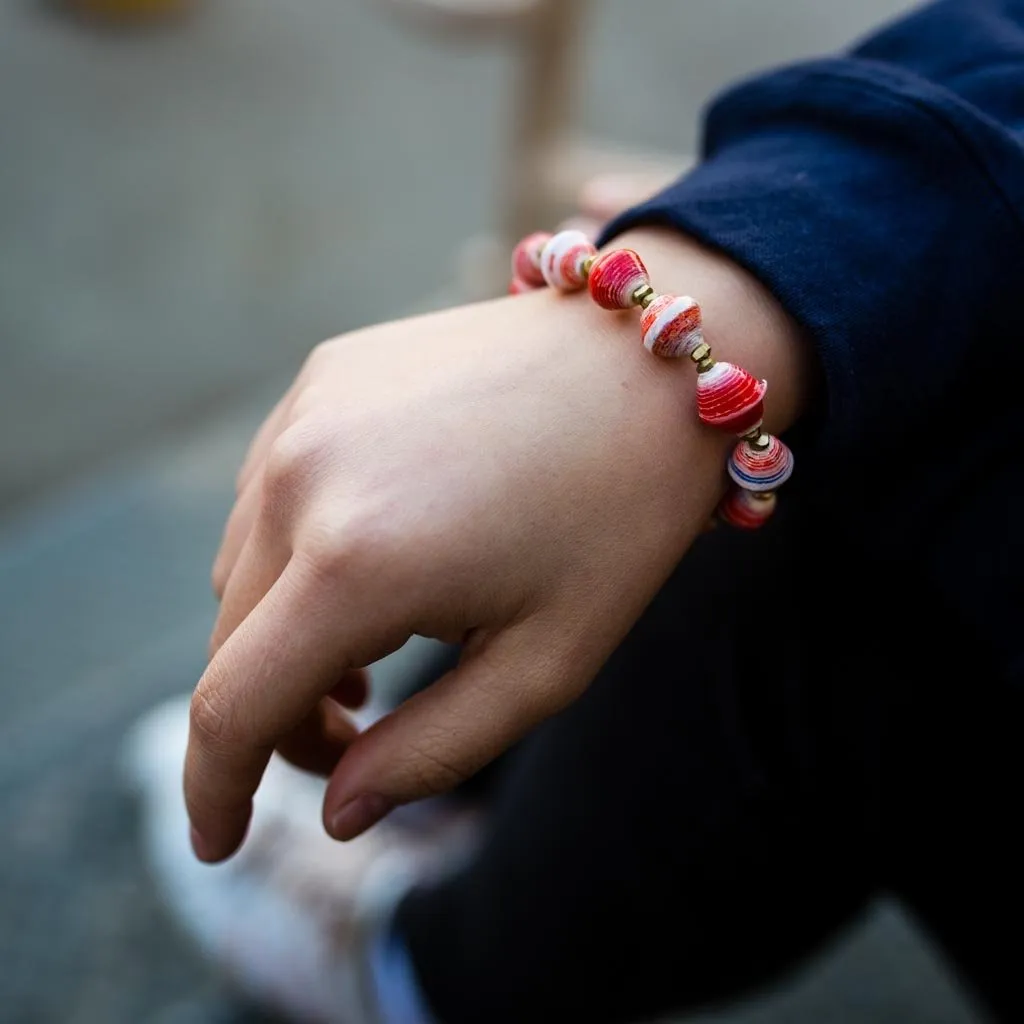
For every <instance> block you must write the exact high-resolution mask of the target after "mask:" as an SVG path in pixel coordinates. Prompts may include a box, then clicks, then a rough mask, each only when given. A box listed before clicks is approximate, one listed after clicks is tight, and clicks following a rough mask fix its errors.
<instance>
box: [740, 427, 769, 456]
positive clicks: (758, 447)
mask: <svg viewBox="0 0 1024 1024" xmlns="http://www.w3.org/2000/svg"><path fill="white" fill-rule="evenodd" d="M745 440H746V442H747V444H749V445H750V447H751V448H753V449H754V451H755V452H764V451H767V450H768V446H769V445H770V444H771V443H772V436H771V434H765V433H762V432H761V431H758V432H757V437H748V438H746V439H745Z"/></svg>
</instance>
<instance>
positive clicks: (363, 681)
mask: <svg viewBox="0 0 1024 1024" xmlns="http://www.w3.org/2000/svg"><path fill="white" fill-rule="evenodd" d="M369 693H370V677H369V673H368V672H367V671H366V670H365V669H353V671H351V672H346V673H345V674H344V675H343V676H342V677H341V679H340V681H339V682H338V683H337V684H336V685H335V687H334V688H333V689H332V690H331V693H330V696H331V698H332V700H335V701H337V703H339V704H340V705H341V706H342V707H343V708H350V709H351V710H352V711H356V710H357V709H359V708H361V707H362V706H363V705H364V704H365V703H366V698H367V697H368V696H369Z"/></svg>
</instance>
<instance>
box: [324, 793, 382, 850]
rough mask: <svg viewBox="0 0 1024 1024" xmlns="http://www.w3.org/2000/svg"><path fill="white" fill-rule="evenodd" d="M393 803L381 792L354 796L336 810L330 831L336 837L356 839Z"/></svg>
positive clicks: (378, 819)
mask: <svg viewBox="0 0 1024 1024" xmlns="http://www.w3.org/2000/svg"><path fill="white" fill-rule="evenodd" d="M392 807H393V804H392V803H391V801H390V800H388V799H387V798H386V797H383V796H381V795H380V794H379V793H363V794H362V795H361V796H357V797H353V799H351V800H349V802H348V803H347V804H344V805H343V806H342V807H341V808H340V809H339V810H337V811H335V812H334V815H333V817H332V818H331V820H330V833H331V835H332V836H334V838H335V839H343V840H344V839H355V837H356V836H358V835H361V834H362V833H363V832H365V831H366V830H367V829H368V828H370V826H371V825H376V824H377V822H378V821H380V819H381V818H383V817H384V815H385V814H387V813H388V811H390V810H391V808H392Z"/></svg>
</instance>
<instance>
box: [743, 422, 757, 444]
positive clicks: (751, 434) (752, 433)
mask: <svg viewBox="0 0 1024 1024" xmlns="http://www.w3.org/2000/svg"><path fill="white" fill-rule="evenodd" d="M761 434H762V430H761V425H760V424H758V425H757V426H756V427H751V428H750V429H749V430H748V431H747V432H746V433H745V434H740V440H741V441H756V440H757V439H758V438H759V437H760V436H761Z"/></svg>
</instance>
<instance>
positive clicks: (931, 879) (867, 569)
mask: <svg viewBox="0 0 1024 1024" xmlns="http://www.w3.org/2000/svg"><path fill="white" fill-rule="evenodd" d="M784 508H785V506H783V509H784ZM819 541H820V543H819ZM1022 628H1024V627H1022ZM974 647H975V645H973V644H972V643H971V640H970V637H968V636H967V635H966V634H965V633H964V632H962V631H961V630H959V629H958V628H957V624H956V622H954V621H951V619H950V618H949V617H948V615H947V614H946V612H945V610H944V609H943V607H942V606H941V604H939V603H937V602H936V601H935V600H934V599H933V597H932V596H931V595H929V594H928V593H926V592H922V584H921V582H920V581H919V580H917V579H908V578H907V574H902V575H901V574H900V573H899V572H898V571H895V570H894V569H893V567H892V566H891V565H890V566H888V567H886V566H879V565H875V564H872V563H871V561H870V559H868V558H865V557H864V556H863V553H857V554H856V555H853V554H847V555H845V556H844V555H842V553H841V552H838V551H835V550H830V548H829V541H828V538H824V537H820V536H817V537H816V535H815V530H814V528H813V524H810V523H808V522H806V521H804V522H802V521H801V520H800V518H799V516H798V515H797V514H795V513H793V514H791V515H789V516H788V518H787V514H786V513H785V511H782V512H780V515H779V517H778V520H777V521H776V522H773V523H772V524H770V526H768V527H766V528H765V530H764V531H763V532H762V535H761V536H751V535H745V534H740V533H737V532H732V531H728V530H719V531H716V532H715V533H713V534H710V535H708V536H706V537H704V538H702V539H701V540H700V541H699V542H698V543H697V544H696V546H695V547H694V549H693V550H692V551H691V553H690V554H689V555H688V556H687V558H686V559H685V561H684V563H683V564H682V566H681V567H680V569H679V571H678V572H677V573H676V575H675V577H674V578H673V579H672V580H671V581H670V582H669V583H668V584H667V585H666V587H665V588H664V589H663V591H662V593H661V595H660V596H659V598H658V599H657V601H656V602H655V603H654V604H653V605H652V606H651V608H650V609H649V610H648V612H647V614H646V615H645V616H644V617H643V619H642V620H641V621H640V622H639V623H638V624H637V626H636V627H635V628H634V630H633V631H632V633H631V634H630V636H629V637H628V638H627V639H626V641H625V642H624V643H623V644H622V646H621V647H620V648H619V649H618V650H617V651H616V653H615V654H614V655H613V657H612V658H611V659H610V660H609V662H608V664H607V665H606V667H605V669H604V670H603V672H602V673H601V675H600V676H599V678H598V679H597V680H596V682H595V683H594V685H593V687H592V688H591V689H590V691H589V692H588V693H587V694H586V695H585V696H584V697H583V698H582V699H581V700H580V701H579V702H578V703H576V704H575V705H574V706H573V707H571V708H569V709H568V710H567V711H565V712H564V713H563V714H561V715H559V716H558V717H557V718H555V719H553V720H551V721H550V722H548V723H547V724H545V725H544V726H543V727H541V728H539V729H538V730H537V731H536V732H535V733H534V734H533V735H532V736H531V737H530V738H529V739H528V740H527V741H525V742H524V743H523V744H522V745H521V746H520V748H519V749H518V750H516V751H515V752H514V753H513V754H512V755H511V756H510V757H509V758H508V759H507V761H506V763H505V764H504V765H503V768H502V771H501V773H500V778H499V780H498V783H497V786H496V788H495V791H494V793H493V794H492V804H491V806H492V811H493V818H492V824H491V827H490V829H489V832H488V837H487V840H486V842H485V844H484V846H483V848H482V849H481V851H480V853H479V854H478V856H476V858H475V859H474V860H473V861H472V862H471V863H470V864H469V865H468V866H467V867H466V869H465V870H463V871H461V872H460V873H459V874H458V875H456V876H454V877H453V878H452V879H451V880H449V881H448V882H446V883H445V884H443V885H440V886H438V887H435V888H432V889H427V890H422V891H417V892H414V893H412V894H410V895H409V896H408V897H407V898H406V900H405V901H404V903H403V904H402V906H401V907H400V908H399V914H398V919H397V927H398V929H399V931H400V933H401V934H402V935H403V936H404V937H405V939H406V941H407V943H408V946H409V948H410V950H411V953H412V957H413V962H414V964H415V967H416V970H417V973H418V974H419V977H420V980H421V982H422V986H423V988H424V991H425V993H426V994H427V997H428V999H429V1001H430V1003H431V1005H432V1006H433V1008H434V1010H435V1012H436V1014H437V1016H438V1018H439V1019H440V1020H441V1021H443V1022H444V1024H481V1022H487V1024H502V1022H505V1021H508V1022H515V1024H522V1022H524V1021H530V1022H544V1021H548V1020H551V1021H558V1022H560V1024H565V1022H575V1021H586V1022H588V1024H599V1022H625V1021H635V1020H638V1019H646V1018H651V1017H654V1016H657V1015H659V1014H664V1013H667V1012H671V1011H679V1010H685V1009H687V1008H691V1007H694V1006H697V1005H700V1004H704V1003H707V1002H709V1001H717V1000H721V999H725V998H728V997H731V996H733V995H736V994H739V993H742V992H744V991H745V990H749V989H750V988H751V987H753V986H757V985H758V984H760V983H761V982H763V981H765V980H766V979H769V978H771V977H772V976H773V975H776V974H777V973H778V972H780V971H781V970H783V969H785V968H787V967H789V966H792V965H794V964H795V963H796V962H798V961H799V959H800V958H801V957H803V956H804V955H805V954H807V953H808V952H810V951H811V950H813V949H814V948H815V947H817V946H818V945H819V944H820V943H821V942H822V941H823V940H824V939H826V938H828V937H830V936H831V935H832V934H834V933H835V931H836V930H837V929H839V928H841V927H842V926H843V925H844V923H846V922H848V921H850V919H851V916H852V915H854V914H855V913H856V912H857V911H859V910H860V909H862V908H863V906H864V905H865V903H866V901H868V900H869V899H870V898H871V897H873V896H874V895H876V894H878V893H880V892H889V893H894V894H896V895H897V896H899V897H900V898H901V899H902V900H903V901H904V903H905V905H907V906H908V907H909V908H910V909H911V910H912V911H913V912H914V913H915V915H916V916H917V918H918V920H919V921H921V922H922V923H923V924H924V925H925V926H926V927H927V928H928V929H929V930H930V931H931V932H932V934H933V935H934V936H935V937H936V938H937V939H938V941H939V942H940V943H941V944H942V945H943V946H944V948H945V949H946V951H947V952H948V954H949V955H950V957H951V959H952V960H953V962H954V963H955V964H957V965H958V967H959V968H960V969H961V971H962V973H963V975H964V977H965V978H966V979H967V981H968V982H969V983H970V984H971V985H972V986H973V987H974V989H975V991H976V992H977V994H978V995H979V996H980V997H981V999H982V1000H983V1001H984V1002H986V1003H987V1004H988V1005H989V1006H990V1007H991V1008H992V1009H993V1010H994V1011H996V1013H997V1014H998V1015H999V1017H1000V1018H1005V1019H1006V1020H1024V995H1022V988H1024V984H1022V983H1021V982H1020V981H1019V980H1018V977H1017V967H1018V962H1019V954H1020V952H1021V947H1020V942H1019V940H1018V938H1017V936H1018V934H1019V929H1020V925H1021V920H1022V909H1024V908H1022V902H1021V899H1020V885H1019V879H1018V876H1019V873H1020V870H1021V865H1022V863H1024V857H1022V852H1024V851H1022V844H1021V840H1020V838H1019V836H1018V835H1017V834H1016V832H1015V826H1016V825H1017V820H1016V819H1017V818H1018V817H1019V814H1020V809H1021V798H1020V794H1021V790H1020V786H1019V783H1020V781H1021V778H1022V773H1021V757H1020V745H1019V740H1020V724H1021V710H1022V708H1021V698H1020V695H1019V693H1016V694H1015V693H1014V692H1012V691H1011V690H1009V689H1008V688H1005V687H999V686H997V685H995V684H994V683H992V682H991V680H992V678H993V673H992V672H991V671H990V670H989V669H988V668H987V667H986V665H985V658H984V652H983V651H978V650H977V649H976V648H975V649H972V648H974Z"/></svg>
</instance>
